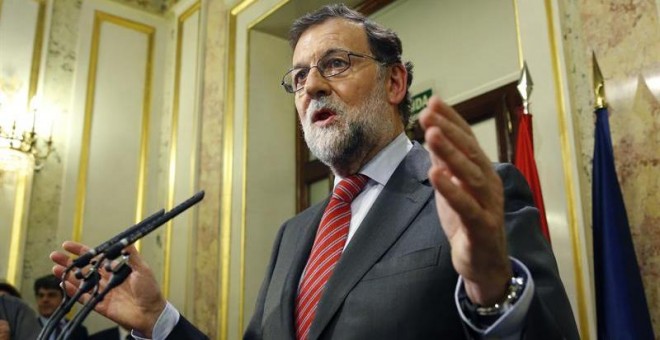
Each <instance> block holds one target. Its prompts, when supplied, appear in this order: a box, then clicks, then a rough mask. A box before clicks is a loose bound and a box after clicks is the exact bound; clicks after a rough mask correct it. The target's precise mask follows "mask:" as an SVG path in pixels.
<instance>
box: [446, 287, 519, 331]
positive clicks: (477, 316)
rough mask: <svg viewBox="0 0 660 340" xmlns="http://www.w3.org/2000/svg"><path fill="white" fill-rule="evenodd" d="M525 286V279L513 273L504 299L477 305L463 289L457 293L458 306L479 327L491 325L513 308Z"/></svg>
mask: <svg viewBox="0 0 660 340" xmlns="http://www.w3.org/2000/svg"><path fill="white" fill-rule="evenodd" d="M524 288H525V279H524V278H523V277H522V276H520V275H516V274H514V276H513V277H512V278H511V280H510V281H509V284H508V286H507V290H506V292H507V293H506V296H505V297H504V299H503V300H502V301H500V302H498V303H496V304H494V305H492V306H479V305H475V304H473V303H472V301H470V299H469V298H468V297H467V293H466V292H465V290H463V291H462V292H460V293H459V302H460V307H461V309H462V310H463V313H464V314H465V316H466V317H467V318H468V319H470V320H472V321H473V322H475V323H476V324H479V326H480V327H488V326H490V325H492V324H493V323H494V322H495V321H497V319H499V318H500V316H502V315H503V314H504V313H506V312H507V311H508V310H510V309H511V308H513V305H514V304H515V303H516V301H518V299H519V298H520V296H521V295H522V292H523V290H524Z"/></svg>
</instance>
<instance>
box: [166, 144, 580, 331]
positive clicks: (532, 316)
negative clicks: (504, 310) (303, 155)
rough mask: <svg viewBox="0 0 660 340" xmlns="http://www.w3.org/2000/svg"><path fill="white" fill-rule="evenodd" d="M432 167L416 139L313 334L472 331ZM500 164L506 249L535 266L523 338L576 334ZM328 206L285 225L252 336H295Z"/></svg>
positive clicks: (526, 194)
mask: <svg viewBox="0 0 660 340" xmlns="http://www.w3.org/2000/svg"><path fill="white" fill-rule="evenodd" d="M429 167H430V159H429V155H428V153H427V151H426V150H424V148H422V147H421V146H420V145H419V144H415V146H414V147H413V149H412V150H411V151H410V152H409V153H408V155H407V156H406V158H405V159H404V160H403V162H402V163H401V164H400V165H399V166H398V168H397V170H396V171H395V172H394V174H393V175H392V177H391V178H390V180H389V182H388V183H387V185H386V186H385V188H384V189H383V191H382V192H381V194H380V196H379V197H378V198H377V200H376V201H375V202H374V205H373V206H372V208H371V210H370V211H369V213H368V214H367V216H366V217H365V219H364V220H363V221H362V224H361V226H360V228H359V229H358V230H357V232H356V233H355V235H354V236H353V239H352V240H351V242H350V243H349V244H348V246H347V247H346V249H345V250H344V253H343V255H342V257H341V259H340V261H339V263H338V264H337V266H336V267H335V269H334V273H333V275H332V277H331V278H330V280H329V281H328V283H327V285H326V288H325V292H324V294H323V297H322V298H321V300H320V302H319V305H318V309H317V313H316V318H315V320H314V322H313V324H312V326H311V329H310V333H309V339H341V340H344V339H463V338H466V337H469V336H470V333H469V332H468V331H466V329H465V327H464V325H463V322H462V321H461V320H460V317H459V315H458V311H457V307H456V304H455V302H454V290H455V286H456V282H457V278H458V275H457V273H456V272H455V271H454V268H453V266H452V263H451V256H450V247H449V243H448V240H447V238H446V236H445V235H444V233H443V231H442V227H441V226H440V221H439V220H438V216H437V212H436V207H435V199H434V195H433V188H432V187H431V185H430V183H429V181H428V177H427V171H428V169H429ZM496 170H497V172H498V174H499V175H500V176H501V178H502V181H503V183H504V194H505V197H506V202H505V210H506V214H505V224H506V231H507V237H508V249H509V253H510V254H511V256H513V257H515V258H517V259H519V260H521V261H522V262H523V263H524V264H525V265H526V266H527V267H528V269H529V270H530V272H531V274H532V276H533V278H534V283H535V288H536V290H535V294H534V297H533V300H532V303H531V306H530V309H529V313H528V314H527V317H526V319H525V322H524V337H525V338H526V339H562V338H567V339H577V338H578V334H577V328H576V325H575V321H574V319H573V314H572V311H571V308H570V305H569V303H568V299H567V297H566V293H565V291H564V288H563V286H562V283H561V281H560V279H559V274H558V270H557V265H556V261H555V259H554V256H553V254H552V251H551V248H550V246H549V244H548V243H547V242H546V241H545V239H544V238H543V236H542V235H541V233H540V232H539V226H538V224H539V222H538V221H539V220H538V211H537V210H536V209H535V208H534V207H533V203H532V202H533V201H532V197H531V194H530V191H529V188H528V186H527V183H526V181H525V179H524V178H523V177H522V176H521V175H520V173H518V172H517V171H516V170H515V168H513V166H511V165H510V164H509V165H497V166H496ZM327 203H328V200H326V201H325V202H323V203H321V204H318V205H315V206H313V207H311V208H309V209H307V210H305V211H304V212H302V213H300V214H299V215H297V216H295V217H294V218H292V219H291V220H289V221H287V222H285V223H284V225H283V226H282V227H281V228H280V230H279V233H278V234H277V237H276V240H275V245H274V248H273V252H272V255H271V260H270V263H269V265H268V269H267V272H266V276H265V279H264V281H263V284H262V286H261V290H260V292H259V296H258V299H257V302H256V307H255V311H254V315H253V317H252V320H251V321H250V324H249V325H248V328H247V330H246V333H245V335H244V338H245V339H250V340H252V339H277V340H282V339H294V338H295V330H294V306H295V304H294V301H295V297H296V292H297V290H298V283H299V279H300V276H301V274H302V271H303V269H304V267H305V264H306V262H307V258H308V256H309V253H310V251H311V248H312V243H313V242H314V236H315V234H316V229H317V228H318V225H319V222H320V220H321V216H322V214H323V211H324V209H325V206H326V205H327ZM177 327H178V326H177ZM179 330H180V331H182V330H183V328H179ZM172 339H174V338H172Z"/></svg>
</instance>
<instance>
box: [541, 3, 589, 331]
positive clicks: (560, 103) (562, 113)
mask: <svg viewBox="0 0 660 340" xmlns="http://www.w3.org/2000/svg"><path fill="white" fill-rule="evenodd" d="M545 13H546V20H547V25H548V40H549V42H550V55H551V58H552V72H553V74H554V87H555V100H556V104H557V110H558V111H559V115H558V118H559V134H560V136H559V139H560V143H561V156H562V160H563V161H562V166H563V169H564V175H565V177H564V178H565V181H564V190H565V191H566V208H567V209H568V223H569V226H570V232H571V246H572V249H573V268H574V274H575V283H576V284H575V285H576V290H577V304H578V305H577V309H578V319H579V328H580V334H581V336H582V338H583V339H591V336H590V334H589V321H588V317H587V308H586V302H585V297H584V281H583V277H582V274H583V270H584V268H582V254H581V252H580V242H579V240H580V233H579V230H578V228H579V226H578V221H577V212H576V208H575V201H576V199H575V197H574V194H573V193H574V192H575V184H574V183H575V179H574V178H573V173H572V171H571V169H572V168H574V167H573V166H572V165H573V160H572V158H571V148H570V142H569V136H568V126H567V123H566V122H567V121H568V114H567V113H566V110H565V109H564V108H565V103H566V99H565V98H564V93H563V92H562V87H563V84H564V80H563V77H562V74H561V63H560V60H561V57H560V55H559V50H558V48H557V42H556V40H555V31H554V30H555V27H554V15H553V10H552V0H545Z"/></svg>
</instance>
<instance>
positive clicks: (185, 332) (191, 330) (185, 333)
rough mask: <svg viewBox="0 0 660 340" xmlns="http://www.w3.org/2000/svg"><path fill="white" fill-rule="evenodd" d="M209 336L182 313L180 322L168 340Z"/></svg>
mask: <svg viewBox="0 0 660 340" xmlns="http://www.w3.org/2000/svg"><path fill="white" fill-rule="evenodd" d="M208 338H209V337H208V336H206V335H205V334H204V333H202V332H200V331H199V330H198V329H197V328H195V326H193V325H192V324H191V323H190V322H189V321H188V320H186V318H184V317H183V315H181V317H179V322H177V324H176V326H174V329H172V332H171V333H170V334H169V335H168V336H167V338H166V340H204V339H208Z"/></svg>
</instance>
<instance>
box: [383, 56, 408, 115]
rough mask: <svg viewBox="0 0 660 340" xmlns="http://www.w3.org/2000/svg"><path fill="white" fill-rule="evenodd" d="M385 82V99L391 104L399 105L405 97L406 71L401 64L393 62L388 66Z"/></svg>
mask: <svg viewBox="0 0 660 340" xmlns="http://www.w3.org/2000/svg"><path fill="white" fill-rule="evenodd" d="M389 73H390V75H389V78H388V82H387V100H388V102H389V103H390V104H392V105H399V103H401V102H402V101H403V99H404V98H405V97H406V92H407V87H406V86H407V84H408V72H407V71H406V67H405V66H403V64H400V63H399V64H394V65H392V66H391V67H390V72H389Z"/></svg>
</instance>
